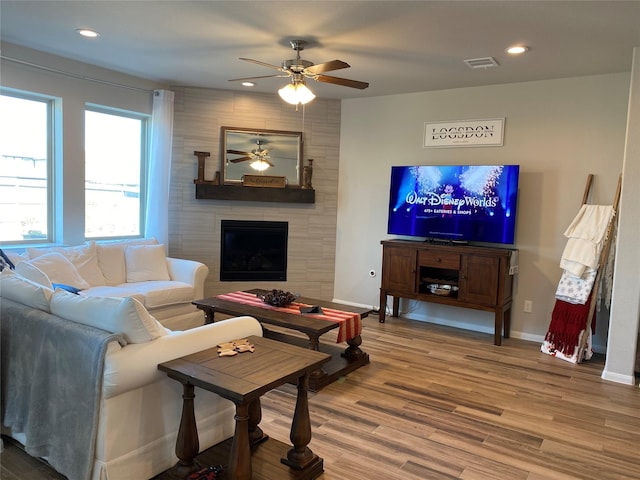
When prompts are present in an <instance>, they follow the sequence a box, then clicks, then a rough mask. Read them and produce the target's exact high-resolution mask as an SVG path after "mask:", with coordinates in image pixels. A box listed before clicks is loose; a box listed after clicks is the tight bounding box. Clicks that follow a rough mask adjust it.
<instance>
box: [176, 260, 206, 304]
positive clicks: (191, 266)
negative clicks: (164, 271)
mask: <svg viewBox="0 0 640 480" xmlns="http://www.w3.org/2000/svg"><path fill="white" fill-rule="evenodd" d="M167 268H168V269H169V276H170V277H171V280H175V281H178V282H184V283H188V284H189V285H193V288H194V290H195V298H194V300H198V299H200V298H204V282H205V280H206V279H207V275H209V267H207V266H206V265H205V264H204V263H200V262H196V261H194V260H186V259H184V258H171V257H167Z"/></svg>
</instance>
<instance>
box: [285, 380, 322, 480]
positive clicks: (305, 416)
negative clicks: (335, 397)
mask: <svg viewBox="0 0 640 480" xmlns="http://www.w3.org/2000/svg"><path fill="white" fill-rule="evenodd" d="M308 382H309V376H308V375H307V374H305V375H303V376H302V377H300V378H299V379H298V397H297V399H296V409H295V412H294V414H293V421H292V422H291V435H290V437H289V438H290V439H291V443H292V444H293V448H291V449H289V451H288V452H287V458H282V459H281V461H282V463H284V464H285V465H288V466H289V467H291V468H293V469H295V470H302V469H304V468H305V467H307V466H308V465H309V464H311V462H313V461H315V460H316V459H317V458H318V456H317V455H315V454H314V453H313V452H312V451H311V449H310V448H309V447H307V445H309V442H310V441H311V419H310V417H309V399H308V395H307V386H308Z"/></svg>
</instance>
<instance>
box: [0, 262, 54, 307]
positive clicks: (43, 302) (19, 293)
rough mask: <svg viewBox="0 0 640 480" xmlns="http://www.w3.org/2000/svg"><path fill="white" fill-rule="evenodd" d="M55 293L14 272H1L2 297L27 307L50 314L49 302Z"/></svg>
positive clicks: (0, 288)
mask: <svg viewBox="0 0 640 480" xmlns="http://www.w3.org/2000/svg"><path fill="white" fill-rule="evenodd" d="M52 294H53V291H52V290H51V289H50V288H47V287H44V286H42V285H39V284H37V283H34V282H32V281H31V280H29V279H27V278H25V277H23V276H22V275H19V274H17V273H15V272H14V271H12V270H8V269H7V270H3V271H2V272H0V296H2V298H8V299H9V300H13V301H14V302H18V303H21V304H22V305H26V306H27V307H31V308H37V309H38V310H42V311H44V312H50V309H49V302H50V300H51V295H52Z"/></svg>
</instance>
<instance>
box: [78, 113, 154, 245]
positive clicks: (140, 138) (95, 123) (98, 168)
mask: <svg viewBox="0 0 640 480" xmlns="http://www.w3.org/2000/svg"><path fill="white" fill-rule="evenodd" d="M146 157H147V117H146V116H144V115H140V114H135V113H131V112H122V111H119V110H118V111H116V110H111V109H106V108H103V107H97V106H90V107H88V108H87V110H86V111H85V237H86V238H112V237H130V236H140V235H143V234H144V232H143V230H144V227H143V225H144V221H143V219H144V208H145V202H144V198H145V195H144V190H145V172H146V168H145V167H146Z"/></svg>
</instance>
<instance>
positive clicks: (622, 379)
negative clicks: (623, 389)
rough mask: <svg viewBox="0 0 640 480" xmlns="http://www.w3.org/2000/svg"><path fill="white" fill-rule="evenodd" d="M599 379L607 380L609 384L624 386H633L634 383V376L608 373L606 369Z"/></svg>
mask: <svg viewBox="0 0 640 480" xmlns="http://www.w3.org/2000/svg"><path fill="white" fill-rule="evenodd" d="M600 378H602V379H603V380H608V381H610V382H616V383H624V384H625V385H635V383H636V378H635V376H633V375H622V374H621V373H614V372H609V371H607V369H606V368H605V369H604V370H603V371H602V375H601V376H600Z"/></svg>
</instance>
